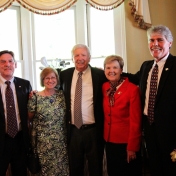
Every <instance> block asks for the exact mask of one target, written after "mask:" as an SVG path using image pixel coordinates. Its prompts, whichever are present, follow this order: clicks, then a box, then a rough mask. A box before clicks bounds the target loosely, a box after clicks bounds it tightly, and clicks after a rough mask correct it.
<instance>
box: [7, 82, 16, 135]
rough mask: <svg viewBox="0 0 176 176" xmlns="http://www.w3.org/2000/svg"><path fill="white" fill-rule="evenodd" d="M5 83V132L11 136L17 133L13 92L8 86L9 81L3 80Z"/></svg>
mask: <svg viewBox="0 0 176 176" xmlns="http://www.w3.org/2000/svg"><path fill="white" fill-rule="evenodd" d="M5 83H6V84H7V88H6V92H5V97H6V110H7V134H8V135H9V136H11V137H12V138H14V137H15V135H16V134H17V133H18V126H17V119H16V111H15V103H14V98H13V92H12V89H11V87H10V81H6V82H5Z"/></svg>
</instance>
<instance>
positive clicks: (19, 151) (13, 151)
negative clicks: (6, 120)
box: [0, 132, 27, 176]
mask: <svg viewBox="0 0 176 176" xmlns="http://www.w3.org/2000/svg"><path fill="white" fill-rule="evenodd" d="M9 164H10V165H11V173H12V176H27V166H26V152H25V146H24V142H23V134H22V132H19V133H18V134H17V135H16V136H15V138H11V137H10V136H8V134H6V135H5V146H4V151H3V154H2V156H0V176H5V175H6V171H7V169H8V166H9Z"/></svg>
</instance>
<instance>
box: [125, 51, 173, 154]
mask: <svg viewBox="0 0 176 176" xmlns="http://www.w3.org/2000/svg"><path fill="white" fill-rule="evenodd" d="M153 63H154V61H153V60H152V61H145V62H144V63H143V64H142V66H141V68H140V70H139V71H138V72H137V73H136V74H134V75H133V74H123V75H125V76H128V78H129V80H130V81H131V82H133V83H135V84H138V85H139V87H140V89H141V96H142V97H141V98H142V105H143V109H144V105H145V93H146V86H147V78H148V73H149V71H150V69H151V67H152V65H153ZM154 119H155V126H156V132H157V136H158V140H159V143H160V146H161V147H162V149H163V150H164V151H170V152H171V151H172V150H173V149H176V57H175V56H172V55H171V54H169V56H168V58H167V60H166V63H165V65H164V67H163V71H162V74H161V78H160V82H159V85H158V91H157V96H156V101H155V107H154ZM145 122H146V123H148V122H147V119H146V118H144V125H145V124H146V123H145ZM144 127H145V126H144ZM144 130H145V128H144Z"/></svg>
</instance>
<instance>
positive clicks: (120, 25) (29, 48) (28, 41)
mask: <svg viewBox="0 0 176 176" xmlns="http://www.w3.org/2000/svg"><path fill="white" fill-rule="evenodd" d="M13 5H14V6H20V5H19V4H18V3H17V2H14V3H13ZM74 6H75V9H76V10H75V23H76V24H75V26H76V43H83V44H86V45H89V43H88V39H89V38H90V36H89V35H88V34H87V19H86V15H87V13H88V12H87V11H86V1H83V0H78V1H77V2H76V3H75V5H74ZM20 14H21V39H22V40H21V41H22V43H21V45H22V58H23V59H22V60H21V62H22V64H23V70H22V74H23V75H22V77H23V78H24V79H28V80H29V81H30V82H31V85H32V87H33V89H36V82H35V80H36V79H35V78H36V76H39V75H36V74H35V62H37V61H36V60H35V44H34V42H33V35H32V32H33V31H34V30H33V29H32V26H33V25H32V22H33V19H32V13H31V12H30V11H29V10H27V9H25V8H23V7H22V6H20ZM114 24H115V25H114V27H115V29H114V31H115V34H114V36H115V54H118V55H120V56H122V58H123V59H124V62H125V66H124V71H126V70H127V58H126V30H125V7H124V3H122V4H121V5H120V6H118V7H117V8H116V9H114ZM89 47H90V49H91V46H89ZM112 54H113V53H112Z"/></svg>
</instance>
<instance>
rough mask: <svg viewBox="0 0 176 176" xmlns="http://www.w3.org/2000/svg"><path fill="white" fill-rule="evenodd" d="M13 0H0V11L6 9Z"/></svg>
mask: <svg viewBox="0 0 176 176" xmlns="http://www.w3.org/2000/svg"><path fill="white" fill-rule="evenodd" d="M13 1H14V0H1V1H0V12H2V11H4V10H6V9H7V8H8V7H9V6H11V4H12V2H13Z"/></svg>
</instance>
